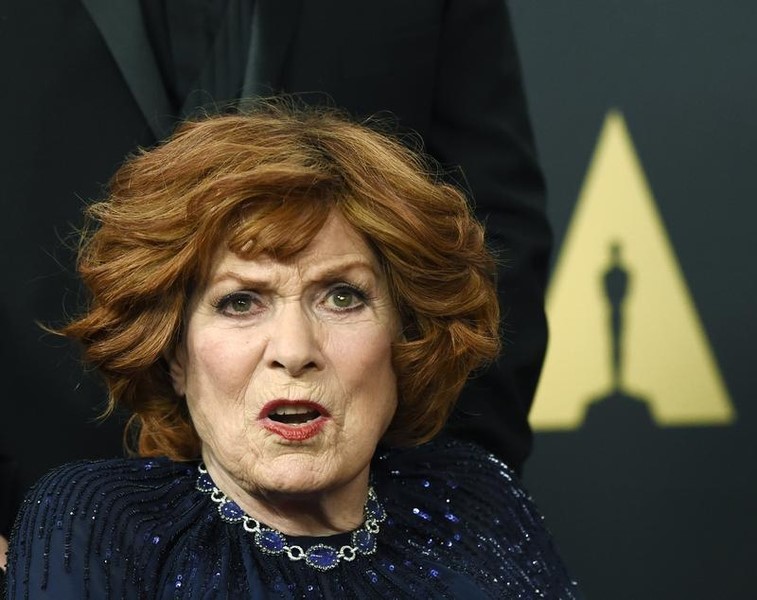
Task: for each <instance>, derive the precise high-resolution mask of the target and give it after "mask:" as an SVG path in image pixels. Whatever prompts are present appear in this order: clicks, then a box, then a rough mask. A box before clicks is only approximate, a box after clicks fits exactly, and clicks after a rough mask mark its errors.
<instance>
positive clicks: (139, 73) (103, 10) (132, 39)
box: [82, 0, 173, 139]
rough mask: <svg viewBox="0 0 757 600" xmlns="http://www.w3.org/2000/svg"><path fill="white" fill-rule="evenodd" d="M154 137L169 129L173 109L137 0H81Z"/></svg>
mask: <svg viewBox="0 0 757 600" xmlns="http://www.w3.org/2000/svg"><path fill="white" fill-rule="evenodd" d="M82 3H83V4H84V6H85V7H86V8H87V10H88V11H89V13H90V15H91V17H92V20H93V21H94V22H95V24H96V25H97V27H98V29H99V30H100V33H101V34H102V36H103V38H104V39H105V43H106V44H107V46H108V49H109V50H110V53H111V54H112V55H113V58H114V59H115V61H116V63H117V64H118V68H119V69H120V70H121V73H122V75H123V77H124V79H125V80H126V83H127V84H128V86H129V89H130V90H131V93H132V94H133V96H134V98H135V100H136V101H137V104H138V105H139V108H140V110H141V111H142V114H143V115H144V117H145V119H146V120H147V123H148V124H149V126H150V129H151V130H152V132H153V134H154V135H155V137H156V139H162V138H163V137H165V136H166V135H167V134H168V133H170V131H171V128H172V123H173V118H172V114H173V109H172V107H171V102H170V100H169V98H168V93H167V91H166V87H165V84H164V83H163V79H162V77H161V75H160V70H159V69H158V65H157V62H156V61H155V56H154V55H153V52H152V46H151V45H150V40H149V38H148V36H147V31H146V30H145V26H144V21H143V19H142V11H141V9H140V6H139V2H138V1H137V0H82Z"/></svg>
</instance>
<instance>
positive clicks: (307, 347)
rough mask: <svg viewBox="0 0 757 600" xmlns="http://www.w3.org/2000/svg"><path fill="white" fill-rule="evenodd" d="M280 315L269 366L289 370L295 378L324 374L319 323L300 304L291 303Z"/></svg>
mask: <svg viewBox="0 0 757 600" xmlns="http://www.w3.org/2000/svg"><path fill="white" fill-rule="evenodd" d="M277 312H278V314H277V315H276V317H275V318H274V319H273V322H272V324H271V325H272V331H271V335H270V337H269V342H268V346H267V348H266V354H267V356H266V361H267V363H268V366H269V367H271V368H273V369H282V370H285V371H286V372H287V373H288V374H289V375H290V376H292V377H298V376H300V375H302V374H304V373H307V372H310V371H319V370H321V369H322V368H323V363H324V361H323V355H322V353H321V345H320V340H319V337H320V336H319V332H318V331H317V328H318V327H319V325H318V323H315V322H313V319H312V318H311V317H310V316H309V315H308V314H307V312H306V311H305V310H303V308H302V307H301V306H300V304H299V302H291V303H287V304H286V306H283V307H282V308H281V309H280V310H279V311H277Z"/></svg>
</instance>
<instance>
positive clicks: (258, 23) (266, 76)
mask: <svg viewBox="0 0 757 600" xmlns="http://www.w3.org/2000/svg"><path fill="white" fill-rule="evenodd" d="M300 2H301V0H255V9H254V12H253V18H252V39H251V40H250V49H249V53H248V55H247V68H246V70H245V77H244V87H243V91H242V95H243V97H245V98H249V97H251V96H270V95H271V94H274V93H276V92H278V91H279V88H280V86H281V78H282V71H283V68H284V61H285V60H286V54H287V50H288V49H289V46H290V43H291V41H292V37H293V36H294V32H295V29H296V27H297V23H298V20H299V14H300Z"/></svg>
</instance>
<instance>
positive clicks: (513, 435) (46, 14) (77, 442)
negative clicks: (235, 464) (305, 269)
mask: <svg viewBox="0 0 757 600" xmlns="http://www.w3.org/2000/svg"><path fill="white" fill-rule="evenodd" d="M5 4H6V5H5V6H4V7H3V8H2V9H0V11H1V14H0V56H2V59H0V60H2V63H3V64H2V72H3V74H4V86H3V91H2V94H1V99H0V103H1V104H0V107H1V108H2V112H3V115H4V118H3V121H4V123H3V126H2V127H3V132H2V133H3V134H2V139H3V150H2V176H1V177H2V179H1V181H0V185H1V188H2V194H1V195H0V202H2V215H3V221H4V224H3V236H2V251H1V252H0V261H2V263H0V269H1V271H2V273H3V277H4V289H5V290H6V291H5V293H4V294H2V295H1V296H0V320H1V322H2V325H3V330H4V332H5V345H4V346H2V353H1V354H0V369H2V373H3V378H4V381H5V385H6V387H5V395H6V398H8V401H7V403H6V405H5V406H6V409H5V415H4V418H3V419H2V421H1V424H0V452H4V453H7V454H12V455H14V456H15V457H16V458H17V460H18V463H19V465H20V481H21V487H22V488H25V487H26V486H28V485H29V483H30V482H31V481H33V480H34V479H36V478H37V477H38V476H39V475H40V474H41V473H42V472H43V471H44V470H45V469H47V468H49V467H51V466H53V465H55V464H59V463H62V462H66V461H68V460H71V459H73V458H78V457H83V456H88V457H92V456H98V455H99V456H106V455H113V454H114V453H117V452H118V441H119V437H120V435H119V433H118V431H119V429H120V428H121V427H122V425H123V423H122V421H119V419H118V418H116V419H114V420H111V421H109V422H107V423H105V424H101V425H98V426H95V425H94V424H93V421H94V417H95V415H96V414H97V411H98V410H101V409H102V407H103V406H104V392H103V389H102V388H101V387H100V386H99V384H98V383H97V381H96V380H95V379H94V378H93V377H90V376H89V375H86V374H83V373H82V369H81V367H80V366H79V358H78V352H77V350H76V349H75V348H70V347H68V346H67V345H66V344H65V343H64V342H62V341H60V340H58V339H56V338H54V337H52V336H48V335H46V334H44V333H43V331H42V330H41V329H40V328H39V326H38V323H39V322H41V323H47V324H53V325H55V324H59V323H61V322H62V321H64V320H66V317H67V316H70V315H71V313H74V312H76V311H77V306H78V305H79V301H80V298H79V297H78V296H79V292H78V284H77V283H76V280H75V277H74V269H73V254H74V253H73V250H74V248H73V246H75V239H73V238H71V237H70V235H69V232H70V231H71V228H72V227H71V226H72V224H74V225H76V224H78V223H80V221H79V215H80V212H81V208H82V204H83V200H86V199H91V198H96V197H98V196H99V195H100V187H101V185H102V184H104V183H105V182H106V181H107V180H108V178H109V177H110V175H111V174H112V173H113V172H114V171H115V169H116V167H117V166H118V165H119V164H120V163H121V161H122V160H123V158H124V156H125V155H126V154H127V153H129V152H131V151H133V150H134V149H135V148H137V147H138V146H151V145H153V144H155V143H156V142H157V141H159V140H160V139H162V138H164V137H165V136H166V135H167V134H168V133H170V131H171V130H172V129H173V127H174V125H175V123H176V122H177V121H178V120H180V119H181V118H182V117H183V116H185V115H188V114H192V113H193V112H194V111H195V110H196V108H197V107H198V106H203V105H218V104H223V103H225V102H228V101H234V100H236V99H238V98H240V97H255V96H269V95H272V94H278V93H282V92H285V93H291V94H296V95H298V97H300V98H302V99H304V100H305V101H306V102H312V103H328V104H332V105H335V106H338V107H343V108H345V109H347V110H348V111H349V112H351V113H352V114H354V115H357V116H367V115H371V114H374V113H382V114H386V115H392V116H393V117H396V119H397V122H398V124H399V125H398V127H399V131H400V132H411V131H412V132H415V133H417V134H419V135H420V136H421V137H422V139H423V141H424V143H425V147H426V150H427V151H428V152H429V153H430V154H431V155H432V156H434V157H435V158H436V159H437V160H438V161H440V163H441V164H442V165H444V166H445V168H448V169H450V170H451V175H450V176H451V177H452V178H454V179H456V180H457V182H458V183H463V184H464V185H465V186H466V187H467V188H468V189H469V190H470V192H471V195H472V199H473V202H474V205H475V208H476V212H477V213H478V215H479V216H480V217H481V218H482V219H484V220H485V222H486V227H487V235H488V236H489V242H490V244H491V245H492V246H493V247H494V249H495V250H497V251H499V252H500V256H501V258H502V262H503V266H502V267H501V268H500V282H499V287H500V299H501V304H502V309H503V314H504V315H505V323H504V326H503V338H504V352H503V356H502V358H501V359H500V360H499V362H498V364H497V365H495V366H493V367H492V368H490V369H489V370H487V371H486V372H485V373H483V374H482V375H481V376H480V377H478V378H476V379H475V380H474V381H472V382H470V384H469V385H468V386H467V388H466V390H465V391H464V393H463V397H462V399H461V403H460V407H459V410H458V413H457V415H456V418H455V419H454V422H453V424H452V425H451V426H450V427H451V429H452V430H453V432H454V433H455V434H456V435H458V436H459V437H463V438H468V439H474V440H476V441H478V442H479V443H481V444H482V445H484V446H486V447H487V448H488V449H490V450H491V451H493V452H495V453H496V454H498V455H499V457H501V458H502V459H504V460H505V461H506V462H508V463H509V464H510V465H511V466H513V467H514V468H515V469H519V468H520V467H521V466H522V463H523V461H524V459H525V457H526V456H527V455H528V452H529V450H530V446H531V432H530V430H529V427H528V423H527V414H528V409H529V407H530V404H531V400H532V395H533V392H534V389H535V386H536V382H537V379H538V375H539V371H540V367H541V361H542V358H543V353H544V349H545V345H546V323H545V319H544V314H543V292H544V286H545V279H546V273H547V261H548V253H549V250H550V243H551V236H550V230H549V226H548V223H547V219H546V216H545V212H544V187H543V180H542V177H541V174H540V171H539V168H538V165H537V160H536V156H535V150H534V144H533V136H532V133H531V129H530V124H529V119H528V114H527V109H526V104H525V99H524V94H523V84H522V80H521V74H520V68H519V63H518V58H517V54H516V50H515V46H514V39H513V34H512V31H511V25H510V21H509V16H508V12H507V8H506V5H505V2H504V0H448V1H442V0H424V1H418V2H412V3H410V2H406V1H405V0H385V1H383V2H370V3H368V2H354V1H351V0H329V1H326V0H323V1H321V2H303V1H301V0H255V1H254V2H250V1H249V0H244V1H243V0H215V1H212V0H205V1H195V2H192V3H190V2H188V0H181V1H175V0H174V1H170V0H161V1H158V0H155V1H147V0H142V1H140V0H131V1H128V2H127V1H123V2H112V1H111V0H58V1H56V2H53V3H46V5H45V7H44V9H41V8H39V7H38V6H37V5H35V4H34V3H28V2H21V1H16V2H8V3H5ZM67 248H68V249H67Z"/></svg>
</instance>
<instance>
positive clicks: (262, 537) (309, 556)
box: [195, 463, 386, 571]
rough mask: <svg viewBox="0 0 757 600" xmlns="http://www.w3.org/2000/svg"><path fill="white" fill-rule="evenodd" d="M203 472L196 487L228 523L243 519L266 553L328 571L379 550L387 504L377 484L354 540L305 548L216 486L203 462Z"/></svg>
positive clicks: (370, 489) (200, 466) (365, 507)
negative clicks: (382, 503)
mask: <svg viewBox="0 0 757 600" xmlns="http://www.w3.org/2000/svg"><path fill="white" fill-rule="evenodd" d="M197 470H198V471H199V475H198V476H197V483H196V484H195V487H196V488H197V489H198V490H199V491H201V492H204V493H206V494H210V498H211V500H213V502H215V503H216V505H217V508H218V514H219V515H220V517H221V519H222V520H224V521H226V522H227V523H241V525H242V527H243V528H244V530H245V531H248V532H249V533H251V534H253V538H252V539H253V540H254V542H255V545H256V546H257V548H258V549H259V550H261V551H262V552H264V553H265V554H271V555H278V554H283V555H285V556H286V557H287V558H289V559H290V560H295V561H297V560H304V561H305V564H306V565H308V566H309V567H312V568H313V569H317V570H319V571H328V570H329V569H333V568H334V567H336V566H337V565H338V564H339V563H340V561H345V562H350V561H353V560H355V558H357V556H358V555H359V554H362V555H364V556H369V555H371V554H373V553H374V552H376V536H377V535H378V532H379V529H380V527H379V523H382V522H383V521H384V520H385V519H386V512H384V507H383V506H381V503H380V502H379V501H378V498H377V497H376V492H375V491H374V490H373V487H372V486H371V487H369V488H368V498H367V499H366V501H365V506H364V507H363V514H364V515H365V521H363V525H362V526H361V527H360V528H358V529H356V530H355V531H353V532H352V536H351V537H352V539H351V541H352V544H351V545H346V544H345V545H344V546H341V547H340V548H338V549H337V548H335V547H334V546H329V545H328V544H315V545H313V546H310V548H307V549H305V548H303V547H302V546H299V545H297V544H290V543H289V540H288V539H287V537H286V536H285V535H284V534H283V533H281V532H280V531H277V530H275V529H271V528H270V527H266V526H265V525H263V524H262V523H260V521H258V520H257V519H254V518H253V517H251V516H249V515H248V514H246V513H245V512H244V511H243V510H242V509H241V508H240V506H239V505H238V504H237V503H236V502H234V501H233V500H231V499H230V498H229V497H228V496H226V494H224V493H223V492H222V491H221V490H219V489H218V488H217V487H216V484H215V483H214V482H213V480H212V479H211V477H210V474H209V473H208V469H207V468H206V467H205V465H204V464H203V463H200V464H199V465H198V466H197Z"/></svg>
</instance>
